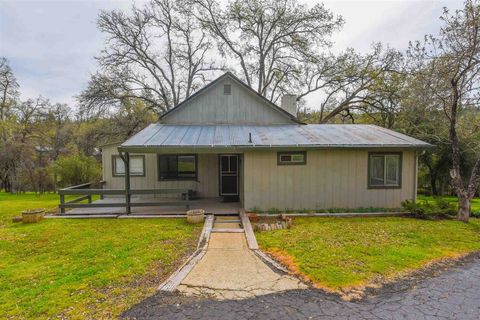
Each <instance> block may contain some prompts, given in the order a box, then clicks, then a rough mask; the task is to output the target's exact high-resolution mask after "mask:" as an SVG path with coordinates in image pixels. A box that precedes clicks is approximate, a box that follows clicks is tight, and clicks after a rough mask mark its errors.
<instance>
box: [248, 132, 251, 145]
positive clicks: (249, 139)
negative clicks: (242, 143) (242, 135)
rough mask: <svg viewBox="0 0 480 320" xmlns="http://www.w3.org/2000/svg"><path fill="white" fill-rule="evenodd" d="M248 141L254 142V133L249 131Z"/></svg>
mask: <svg viewBox="0 0 480 320" xmlns="http://www.w3.org/2000/svg"><path fill="white" fill-rule="evenodd" d="M248 143H252V133H251V132H249V133H248Z"/></svg>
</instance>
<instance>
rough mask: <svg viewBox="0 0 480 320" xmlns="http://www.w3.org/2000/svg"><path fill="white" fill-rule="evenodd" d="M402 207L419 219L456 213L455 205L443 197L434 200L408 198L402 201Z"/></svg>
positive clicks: (436, 217)
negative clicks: (411, 199) (415, 200)
mask: <svg viewBox="0 0 480 320" xmlns="http://www.w3.org/2000/svg"><path fill="white" fill-rule="evenodd" d="M402 207H403V208H404V209H405V210H407V211H408V212H410V213H411V214H412V215H413V216H414V217H415V218H419V219H438V218H447V217H450V216H453V215H455V214H456V209H455V206H454V205H453V204H451V203H450V202H448V201H447V200H445V199H443V198H441V197H437V198H435V200H434V201H433V202H430V201H427V200H425V201H422V202H414V201H410V200H406V201H403V202H402Z"/></svg>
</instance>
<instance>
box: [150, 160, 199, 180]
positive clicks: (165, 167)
mask: <svg viewBox="0 0 480 320" xmlns="http://www.w3.org/2000/svg"><path fill="white" fill-rule="evenodd" d="M158 180H197V155H195V154H182V155H180V154H168V155H163V154H162V155H160V154H159V155H158Z"/></svg>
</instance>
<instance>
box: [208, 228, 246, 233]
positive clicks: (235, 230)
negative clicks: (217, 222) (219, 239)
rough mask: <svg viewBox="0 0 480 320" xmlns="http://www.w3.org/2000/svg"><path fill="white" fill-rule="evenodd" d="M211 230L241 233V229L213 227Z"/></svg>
mask: <svg viewBox="0 0 480 320" xmlns="http://www.w3.org/2000/svg"><path fill="white" fill-rule="evenodd" d="M212 232H214V233H243V232H244V231H243V229H220V228H213V229H212Z"/></svg>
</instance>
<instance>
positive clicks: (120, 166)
mask: <svg viewBox="0 0 480 320" xmlns="http://www.w3.org/2000/svg"><path fill="white" fill-rule="evenodd" d="M112 169H113V176H114V177H119V176H124V175H125V164H124V163H123V160H122V158H120V156H119V155H113V156H112ZM130 175H131V176H142V177H143V176H145V156H144V155H136V156H132V155H131V156H130Z"/></svg>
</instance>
